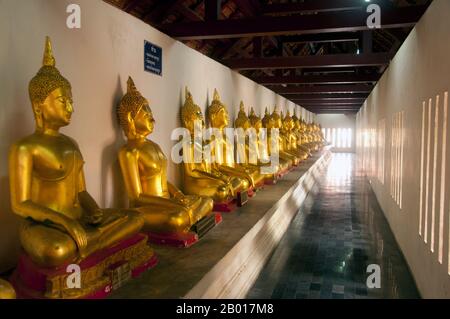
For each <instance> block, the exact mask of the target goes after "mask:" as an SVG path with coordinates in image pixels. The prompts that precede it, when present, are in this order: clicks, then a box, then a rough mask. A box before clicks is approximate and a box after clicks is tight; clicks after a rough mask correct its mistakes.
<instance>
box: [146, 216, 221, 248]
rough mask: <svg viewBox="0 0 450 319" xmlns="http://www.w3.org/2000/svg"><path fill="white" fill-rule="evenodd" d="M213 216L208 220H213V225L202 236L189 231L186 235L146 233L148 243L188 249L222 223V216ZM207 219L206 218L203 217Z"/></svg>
mask: <svg viewBox="0 0 450 319" xmlns="http://www.w3.org/2000/svg"><path fill="white" fill-rule="evenodd" d="M213 214H214V216H211V217H210V219H213V221H211V222H213V223H214V224H213V225H211V226H212V227H208V229H206V230H204V231H203V232H202V234H198V233H197V232H195V231H193V230H191V231H189V232H187V233H147V234H148V239H149V242H151V243H153V244H157V245H166V246H172V247H177V248H188V247H191V246H192V245H193V244H195V243H196V242H198V240H199V238H200V237H201V236H202V235H203V234H204V233H206V232H208V231H209V230H210V229H211V228H213V227H215V226H216V225H218V224H220V223H221V222H222V215H220V213H213ZM205 218H207V217H205Z"/></svg>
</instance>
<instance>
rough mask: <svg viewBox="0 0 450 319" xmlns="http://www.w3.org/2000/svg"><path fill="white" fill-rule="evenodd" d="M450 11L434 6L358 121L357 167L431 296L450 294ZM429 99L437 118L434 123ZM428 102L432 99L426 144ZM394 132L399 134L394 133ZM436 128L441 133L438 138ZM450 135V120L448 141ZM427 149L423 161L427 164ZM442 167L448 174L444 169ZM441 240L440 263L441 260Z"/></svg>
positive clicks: (447, 5)
mask: <svg viewBox="0 0 450 319" xmlns="http://www.w3.org/2000/svg"><path fill="white" fill-rule="evenodd" d="M449 12H450V1H448V0H435V1H434V2H433V3H432V4H431V6H430V8H429V9H428V11H427V12H426V13H425V15H424V16H423V17H422V19H421V20H420V22H419V23H418V24H417V25H416V27H415V28H414V30H413V31H412V32H411V34H410V35H409V37H408V38H407V40H406V41H405V43H404V44H403V46H402V47H401V49H400V50H399V52H398V53H397V55H396V57H395V58H394V60H393V61H392V63H391V64H390V66H389V68H388V69H387V71H386V73H385V74H384V75H383V77H382V78H381V80H380V81H379V83H378V85H377V86H376V87H375V89H374V90H373V92H372V94H371V95H370V96H369V98H368V99H367V101H366V103H365V105H364V107H363V108H362V109H361V111H360V112H359V113H358V116H357V129H358V148H357V153H358V158H359V163H360V165H361V168H362V169H364V171H365V173H366V174H367V175H368V177H369V178H370V180H371V182H372V186H373V189H374V191H375V193H376V196H377V198H378V200H379V202H380V204H381V207H382V209H383V211H384V212H385V215H386V217H387V219H388V221H389V224H390V226H391V228H392V231H393V232H394V235H395V237H396V239H397V241H398V243H399V245H400V247H401V249H402V251H403V254H404V255H405V257H406V260H407V262H408V265H409V267H410V268H411V270H412V273H413V276H414V278H415V280H416V282H417V285H418V288H419V291H420V293H421V294H422V296H423V297H426V298H433V297H446V298H449V297H450V276H449V270H450V267H449V262H450V261H449V249H450V245H449V244H450V242H449V241H450V231H449V200H450V199H449V197H450V188H449V186H450V176H449V175H450V174H449V172H450V154H449V151H448V150H449V147H447V150H446V153H445V154H446V159H445V160H443V157H442V155H443V151H442V150H443V144H444V143H443V141H444V139H443V136H444V132H445V130H444V116H443V109H444V107H443V99H444V93H445V92H448V91H449V90H450V58H449V57H450V41H449V39H450V19H449V18H448V14H449ZM437 95H439V97H440V103H439V104H438V109H439V113H438V116H437V124H438V125H435V122H434V121H435V119H436V117H435V114H436V113H435V110H436V102H435V101H436V96H437ZM430 98H432V101H431V104H430V106H431V107H430V110H431V117H430V121H429V122H428V110H429V109H428V102H429V99H430ZM423 102H426V112H425V115H426V117H425V126H424V143H422V113H423ZM398 114H403V115H402V116H400V115H398ZM399 117H400V118H401V117H403V125H399V123H398V119H399ZM396 119H397V121H396ZM383 121H385V133H386V134H385V138H384V139H382V138H381V139H380V138H379V137H380V136H382V134H380V135H379V133H380V132H381V131H382V127H383ZM400 124H401V123H400ZM395 127H397V130H393V129H392V128H395ZM428 128H429V130H428ZM435 129H436V132H437V133H438V134H437V135H436V136H437V140H436V141H435V139H434V137H435V135H434V132H435ZM428 132H429V133H430V135H429V136H430V143H428ZM449 132H450V129H449V128H448V123H447V131H446V134H445V136H446V138H447V141H448V140H449ZM396 133H397V134H396ZM402 136H403V138H402ZM393 138H394V142H395V144H394V146H392V141H393ZM383 144H384V145H385V152H384V153H383V152H382V148H383ZM422 145H423V146H424V158H425V163H424V166H423V167H422V165H421V164H422ZM428 145H430V148H428ZM434 145H436V153H435V152H434V148H435V147H434ZM402 147H403V153H402V151H401V150H402ZM435 155H436V156H435ZM383 162H384V172H383ZM394 164H397V165H394ZM442 164H444V165H442ZM442 169H446V172H445V173H444V171H443V170H442ZM383 179H384V183H382V181H383ZM427 182H428V196H426V193H427V192H426V189H427V187H426V183H427ZM441 195H442V196H441ZM441 199H442V202H441ZM433 202H434V205H433ZM421 204H422V209H420V207H421ZM441 204H443V205H442V206H441ZM441 208H442V209H441ZM425 211H427V215H426V216H425ZM441 212H442V217H443V218H442V219H441ZM421 216H422V218H421ZM433 216H434V217H433ZM425 220H426V224H427V231H426V233H427V237H425ZM433 221H434V227H433V226H432V222H433ZM420 225H422V226H420ZM441 227H442V228H441ZM420 228H421V229H420ZM433 229H434V249H433V251H432V248H433V247H432V246H431V244H432V236H431V235H432V234H433ZM420 230H421V234H419V231H420ZM440 243H441V244H442V254H443V258H442V263H441V262H440V260H439V251H440V249H439V244H440ZM385 271H387V270H385Z"/></svg>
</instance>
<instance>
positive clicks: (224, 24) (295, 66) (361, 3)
mask: <svg viewBox="0 0 450 319" xmlns="http://www.w3.org/2000/svg"><path fill="white" fill-rule="evenodd" d="M104 1H105V2H108V3H110V4H112V5H114V6H116V7H117V8H119V9H121V10H123V11H125V12H128V13H129V14H132V15H133V16H135V17H137V18H139V19H141V20H142V21H144V22H146V23H148V24H150V25H151V26H153V27H155V28H157V29H159V30H161V31H162V32H164V33H166V34H168V35H169V36H171V37H173V38H175V39H178V40H180V41H183V42H184V43H185V44H186V45H188V46H189V47H191V48H193V49H195V50H197V51H199V52H201V53H203V54H205V55H207V56H209V57H211V58H213V59H215V60H217V61H219V62H220V63H223V64H225V65H227V66H229V67H230V68H232V69H235V70H237V71H239V72H240V73H241V74H242V75H244V76H247V77H249V78H250V79H252V80H254V81H255V82H257V83H260V84H261V85H264V86H266V87H268V88H270V89H271V90H273V91H275V92H276V93H278V94H280V95H283V96H284V97H286V98H287V99H289V100H291V101H293V102H294V103H296V104H299V105H301V106H303V107H305V108H306V109H308V110H309V111H311V112H314V113H356V112H358V110H359V109H360V107H361V106H362V104H363V103H364V100H365V98H366V97H367V96H368V95H369V93H370V92H371V91H372V89H373V87H374V85H375V84H376V82H377V81H378V79H379V78H380V76H381V75H382V73H383V72H384V70H385V69H386V67H387V66H388V64H389V62H390V60H391V59H392V57H393V56H394V55H395V53H396V52H397V50H398V49H399V47H400V46H401V44H402V43H403V41H404V40H405V39H406V37H407V35H408V34H409V32H410V31H411V29H412V28H413V27H414V25H415V24H416V22H417V21H418V20H419V19H420V17H421V16H422V15H423V13H424V12H425V10H426V8H427V7H428V5H429V4H430V2H431V1H430V0H370V1H366V0H297V1H295V0H290V1H289V0H104ZM369 4H378V5H379V6H380V7H381V23H382V25H381V28H380V29H369V28H368V27H367V25H366V20H367V17H368V15H369V13H367V12H366V8H367V6H368V5H369Z"/></svg>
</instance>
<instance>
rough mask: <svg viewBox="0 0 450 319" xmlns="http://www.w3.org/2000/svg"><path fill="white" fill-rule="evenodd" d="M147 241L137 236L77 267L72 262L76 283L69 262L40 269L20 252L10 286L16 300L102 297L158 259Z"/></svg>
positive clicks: (87, 259) (99, 253)
mask: <svg viewBox="0 0 450 319" xmlns="http://www.w3.org/2000/svg"><path fill="white" fill-rule="evenodd" d="M147 240H148V238H147V236H146V235H144V234H136V235H134V236H132V237H130V238H128V239H125V240H123V241H122V242H120V243H118V244H117V245H115V246H113V247H110V248H108V249H104V250H101V251H98V252H96V253H94V254H92V255H90V256H89V257H87V258H86V259H84V260H82V261H81V262H80V263H78V264H75V263H74V264H73V265H74V266H79V270H80V274H79V275H80V277H79V280H76V279H74V278H75V277H76V275H77V274H76V273H75V272H74V269H73V268H71V267H69V266H70V263H67V264H65V265H62V266H59V267H56V268H43V267H40V266H37V265H36V264H35V263H34V262H33V261H32V260H31V259H30V258H29V257H28V255H27V254H26V253H24V252H23V253H22V254H21V256H20V257H19V264H18V266H17V268H16V270H15V271H14V273H13V275H12V278H11V283H12V284H13V286H14V288H15V290H16V293H17V296H18V297H19V298H26V299H81V298H83V299H100V298H105V297H106V296H107V295H108V294H110V293H111V291H113V290H115V289H118V288H119V287H120V286H122V285H123V284H124V283H125V282H126V281H127V280H129V279H130V278H134V277H137V276H139V275H140V274H141V273H142V272H144V271H145V270H147V269H150V268H153V267H154V266H156V264H157V263H158V258H157V257H156V255H155V253H154V252H153V250H152V249H151V248H150V247H149V246H148V244H147ZM77 282H78V284H77ZM71 285H73V286H71Z"/></svg>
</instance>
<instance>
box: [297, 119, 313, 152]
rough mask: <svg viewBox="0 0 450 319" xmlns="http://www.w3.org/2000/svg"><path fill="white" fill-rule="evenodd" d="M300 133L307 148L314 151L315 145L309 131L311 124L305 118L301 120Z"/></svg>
mask: <svg viewBox="0 0 450 319" xmlns="http://www.w3.org/2000/svg"><path fill="white" fill-rule="evenodd" d="M300 134H301V137H302V146H303V147H305V148H307V149H308V150H309V152H310V153H311V152H314V151H315V146H314V143H312V137H311V134H310V131H309V126H308V124H307V123H306V122H305V120H304V119H301V120H300Z"/></svg>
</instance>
